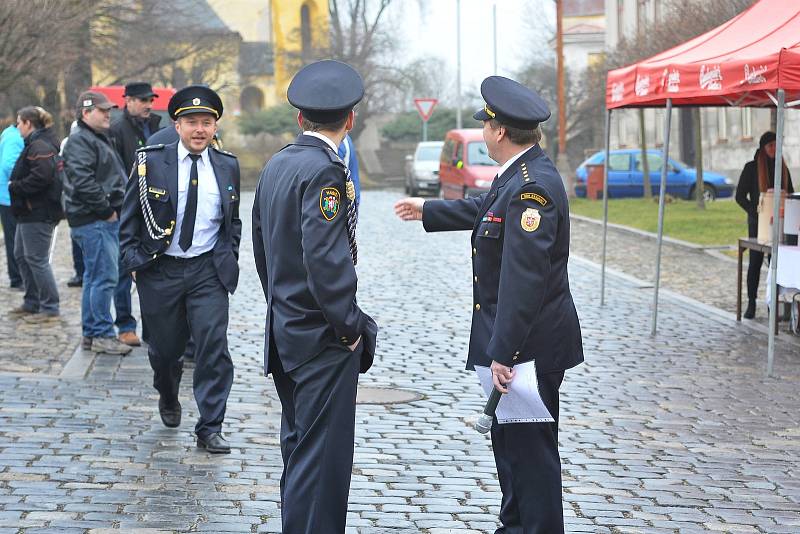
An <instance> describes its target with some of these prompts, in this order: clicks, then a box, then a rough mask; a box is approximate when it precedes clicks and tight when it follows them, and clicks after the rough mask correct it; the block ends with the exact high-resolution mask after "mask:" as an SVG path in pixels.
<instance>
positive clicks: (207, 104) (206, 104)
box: [167, 85, 222, 120]
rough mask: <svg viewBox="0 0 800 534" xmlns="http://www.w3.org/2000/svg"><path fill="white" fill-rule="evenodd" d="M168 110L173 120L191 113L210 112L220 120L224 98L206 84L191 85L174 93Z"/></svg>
mask: <svg viewBox="0 0 800 534" xmlns="http://www.w3.org/2000/svg"><path fill="white" fill-rule="evenodd" d="M167 110H168V111H169V116H170V118H171V119H172V120H177V119H178V117H183V116H184V115H189V114H191V113H210V114H211V115H214V117H215V118H216V119H217V120H219V119H220V118H221V117H222V99H221V98H220V97H219V95H218V94H217V93H216V92H215V91H214V90H213V89H211V88H210V87H208V86H206V85H189V86H187V87H184V88H183V89H181V90H180V91H178V92H177V93H175V94H174V95H172V98H170V99H169V105H168V106H167Z"/></svg>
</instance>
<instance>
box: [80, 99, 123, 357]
mask: <svg viewBox="0 0 800 534" xmlns="http://www.w3.org/2000/svg"><path fill="white" fill-rule="evenodd" d="M76 107H77V120H78V129H77V131H76V132H75V133H73V134H71V135H70V136H69V140H68V141H67V144H66V146H65V147H64V159H65V162H66V165H67V178H68V180H67V184H66V187H65V188H64V204H65V206H66V212H67V221H68V222H69V225H70V228H71V229H72V236H73V237H74V238H75V240H76V241H77V242H78V245H79V246H80V248H81V252H82V253H83V263H84V273H83V298H82V301H81V320H82V323H83V342H82V346H83V348H85V349H91V350H92V351H93V352H102V353H107V354H127V353H129V352H130V351H131V347H129V346H128V345H125V344H124V343H122V342H120V341H119V340H118V339H117V337H116V335H115V332H114V322H113V320H112V319H111V301H112V299H113V297H114V291H115V289H116V287H117V282H118V281H119V253H120V251H119V210H120V209H121V207H122V199H123V196H124V194H125V182H126V173H125V170H124V168H123V166H122V161H121V160H120V158H119V154H117V152H116V151H115V150H114V147H113V145H112V144H111V140H110V139H109V137H108V135H107V132H108V128H109V126H110V122H111V108H113V107H116V106H115V105H114V104H113V103H111V102H110V101H109V100H108V98H107V97H106V96H105V95H103V94H101V93H95V92H91V91H86V92H84V93H82V94H81V95H80V96H79V97H78V102H77V106H76Z"/></svg>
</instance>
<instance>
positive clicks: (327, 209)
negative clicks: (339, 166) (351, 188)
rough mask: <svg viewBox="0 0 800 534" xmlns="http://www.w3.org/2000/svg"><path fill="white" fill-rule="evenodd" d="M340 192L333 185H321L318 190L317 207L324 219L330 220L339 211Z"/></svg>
mask: <svg viewBox="0 0 800 534" xmlns="http://www.w3.org/2000/svg"><path fill="white" fill-rule="evenodd" d="M341 198H342V196H341V194H340V193H339V190H338V189H336V188H335V187H323V188H322V190H321V191H320V192H319V209H320V211H321V212H322V216H323V217H325V220H326V221H332V220H333V219H334V217H336V215H337V214H338V213H339V205H340V204H341Z"/></svg>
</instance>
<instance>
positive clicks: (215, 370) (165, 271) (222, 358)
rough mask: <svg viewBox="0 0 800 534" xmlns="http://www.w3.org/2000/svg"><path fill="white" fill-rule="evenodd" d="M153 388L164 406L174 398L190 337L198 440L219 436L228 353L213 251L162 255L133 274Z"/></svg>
mask: <svg viewBox="0 0 800 534" xmlns="http://www.w3.org/2000/svg"><path fill="white" fill-rule="evenodd" d="M136 286H137V290H138V292H139V303H140V308H141V312H142V323H143V329H142V331H143V336H144V340H145V341H146V342H147V344H148V346H149V348H148V356H149V357H150V366H151V367H152V368H153V387H155V388H156V390H157V391H158V392H159V393H160V394H161V396H162V398H164V400H165V401H167V402H168V403H171V402H173V401H177V400H178V392H179V389H180V381H181V375H182V374H183V351H184V349H185V347H186V341H187V340H188V338H189V335H190V334H191V336H192V338H193V339H194V341H195V345H196V354H195V367H194V376H193V389H194V398H195V400H196V401H197V409H198V411H199V412H200V419H199V421H198V422H197V425H195V433H196V434H197V435H198V436H200V437H201V438H207V437H208V436H209V435H211V434H213V433H216V432H220V430H221V429H222V421H223V419H224V418H225V408H226V404H227V402H228V395H229V394H230V391H231V385H232V384H233V361H232V360H231V355H230V353H229V352H228V334H227V331H228V292H227V291H226V290H225V288H224V287H223V285H222V282H220V280H219V277H218V276H217V270H216V267H215V266H214V257H213V253H211V252H207V253H205V254H203V255H200V256H197V257H194V258H188V259H181V258H173V257H171V256H161V257H160V258H159V259H158V260H156V262H155V263H154V264H153V265H151V266H149V267H148V268H147V269H145V270H143V271H141V272H137V273H136Z"/></svg>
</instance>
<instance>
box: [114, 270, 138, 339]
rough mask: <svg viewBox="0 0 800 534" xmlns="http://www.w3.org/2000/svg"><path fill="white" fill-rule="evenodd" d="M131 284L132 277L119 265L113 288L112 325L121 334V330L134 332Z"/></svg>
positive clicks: (134, 322)
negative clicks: (115, 287)
mask: <svg viewBox="0 0 800 534" xmlns="http://www.w3.org/2000/svg"><path fill="white" fill-rule="evenodd" d="M131 286H133V278H132V277H131V275H130V273H126V272H125V271H124V270H123V269H122V268H121V267H120V269H119V280H118V281H117V289H115V290H114V315H115V317H114V326H116V327H117V331H118V332H119V333H120V334H121V333H123V332H136V319H134V317H133V303H132V301H131Z"/></svg>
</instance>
